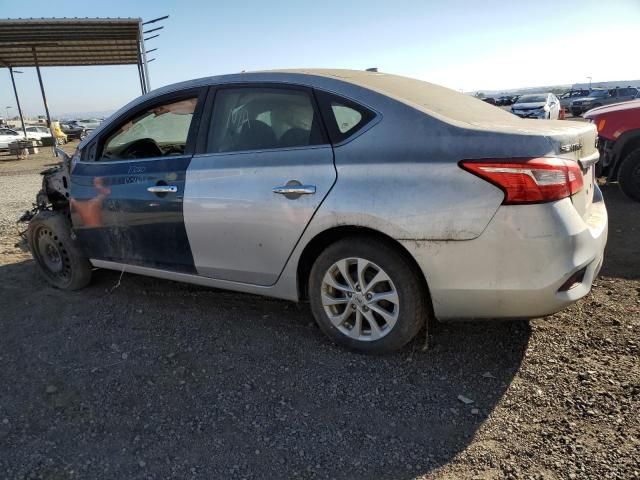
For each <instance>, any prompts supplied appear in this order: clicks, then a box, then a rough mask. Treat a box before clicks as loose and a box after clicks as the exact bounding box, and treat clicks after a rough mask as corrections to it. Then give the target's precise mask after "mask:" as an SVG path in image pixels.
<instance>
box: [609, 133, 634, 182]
mask: <svg viewBox="0 0 640 480" xmlns="http://www.w3.org/2000/svg"><path fill="white" fill-rule="evenodd" d="M639 148H640V129H636V130H630V131H628V132H625V133H623V134H622V135H621V136H620V138H618V140H617V141H616V143H615V146H614V152H615V153H614V155H615V163H614V166H613V171H612V172H611V174H610V175H609V179H612V180H617V179H618V172H619V171H620V165H622V162H623V161H624V159H625V158H626V157H627V155H629V154H630V153H631V152H633V151H634V150H636V149H639Z"/></svg>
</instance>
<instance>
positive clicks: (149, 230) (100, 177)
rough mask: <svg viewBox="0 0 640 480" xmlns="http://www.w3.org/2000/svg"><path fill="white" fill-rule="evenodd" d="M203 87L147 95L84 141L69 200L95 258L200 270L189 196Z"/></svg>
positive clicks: (80, 237) (80, 239)
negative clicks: (186, 203)
mask: <svg viewBox="0 0 640 480" xmlns="http://www.w3.org/2000/svg"><path fill="white" fill-rule="evenodd" d="M204 94H205V91H204V89H196V90H186V91H182V92H178V93H173V94H169V95H164V96H161V97H156V98H154V99H152V100H149V101H146V102H143V103H141V104H140V105H138V106H136V107H134V108H133V109H132V110H130V111H128V112H127V113H125V114H123V115H120V116H119V117H118V118H116V119H114V120H112V121H110V127H109V128H107V129H105V130H104V132H101V133H100V134H99V135H98V136H97V137H96V138H95V139H94V140H93V142H91V143H90V144H88V145H87V146H86V147H85V148H84V149H83V152H82V154H81V157H80V160H79V161H77V162H75V163H74V165H73V166H72V171H71V185H70V192H71V200H70V205H71V220H72V224H73V231H74V233H75V236H76V239H77V243H78V244H79V245H80V247H81V248H82V249H83V251H84V253H85V255H87V256H88V257H89V258H91V259H97V260H105V261H110V262H116V263H122V264H130V265H138V266H145V267H151V268H157V269H163V270H171V271H178V272H185V273H193V272H195V268H194V264H193V255H192V253H191V248H190V246H189V240H188V238H187V233H186V230H185V224H184V215H183V200H184V191H185V175H186V172H187V168H188V167H189V163H190V162H191V157H192V156H193V148H194V143H195V136H196V135H197V129H198V123H199V118H200V110H201V105H202V103H203V96H204Z"/></svg>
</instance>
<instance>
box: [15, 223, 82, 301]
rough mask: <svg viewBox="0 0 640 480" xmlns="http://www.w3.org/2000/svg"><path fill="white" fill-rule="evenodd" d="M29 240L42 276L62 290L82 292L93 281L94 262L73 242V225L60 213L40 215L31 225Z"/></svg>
mask: <svg viewBox="0 0 640 480" xmlns="http://www.w3.org/2000/svg"><path fill="white" fill-rule="evenodd" d="M27 240H28V242H29V248H30V249H31V254H32V255H33V258H34V260H35V261H36V263H37V264H38V266H39V267H40V269H39V270H40V273H41V274H42V276H43V277H44V278H45V280H46V281H47V282H49V283H50V284H51V285H53V286H54V287H56V288H60V289H62V290H78V289H80V288H83V287H85V286H87V285H88V284H89V282H90V281H91V263H89V259H87V258H86V257H84V256H82V254H81V253H80V250H79V249H78V247H77V246H76V245H75V243H74V241H73V240H72V239H71V224H70V223H69V220H68V219H67V217H66V216H65V215H63V214H62V213H60V212H50V211H45V212H40V213H38V214H37V215H36V216H35V217H34V218H33V219H32V220H31V221H30V222H29V228H28V229H27Z"/></svg>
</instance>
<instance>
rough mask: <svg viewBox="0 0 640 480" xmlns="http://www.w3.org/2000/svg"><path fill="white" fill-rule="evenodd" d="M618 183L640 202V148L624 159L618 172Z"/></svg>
mask: <svg viewBox="0 0 640 480" xmlns="http://www.w3.org/2000/svg"><path fill="white" fill-rule="evenodd" d="M618 183H620V189H621V190H622V191H623V192H624V194H625V195H626V196H627V197H629V198H631V199H632V200H635V201H636V202H640V148H639V149H637V150H634V151H633V152H631V153H630V154H629V155H627V156H626V157H625V158H624V160H622V165H620V170H619V172H618Z"/></svg>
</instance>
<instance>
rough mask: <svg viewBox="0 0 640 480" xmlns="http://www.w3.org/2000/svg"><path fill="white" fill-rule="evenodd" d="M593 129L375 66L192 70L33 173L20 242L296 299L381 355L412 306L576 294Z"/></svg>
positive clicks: (442, 311) (488, 313) (56, 268)
mask: <svg viewBox="0 0 640 480" xmlns="http://www.w3.org/2000/svg"><path fill="white" fill-rule="evenodd" d="M595 139H596V130H595V128H594V126H593V125H590V124H585V123H577V122H576V123H573V122H562V121H548V122H537V121H535V120H523V119H519V118H517V117H515V116H513V115H511V114H509V113H508V112H505V111H502V110H500V109H498V108H495V107H492V106H490V105H487V104H485V103H484V102H482V101H480V100H477V99H474V98H471V97H469V96H465V95H462V94H460V93H457V92H454V91H451V90H448V89H446V88H442V87H439V86H436V85H432V84H429V83H425V82H422V81H418V80H413V79H409V78H403V77H398V76H393V75H387V74H381V73H377V72H359V71H346V70H296V71H294V70H292V71H280V72H258V73H241V74H235V75H227V76H219V77H210V78H205V79H200V80H194V81H190V82H185V83H180V84H176V85H171V86H167V87H164V88H161V89H158V90H155V91H153V92H151V93H149V94H147V95H145V96H143V97H140V98H139V99H137V100H134V101H133V102H131V103H130V104H129V105H127V106H126V107H124V108H122V109H121V110H120V111H118V112H117V113H116V114H114V115H113V116H112V117H111V118H110V119H109V120H108V121H105V122H104V123H103V124H101V125H100V127H98V128H97V129H96V130H95V131H94V132H93V134H92V135H90V136H89V137H88V138H86V139H85V140H84V141H82V142H81V143H80V145H79V147H78V150H77V151H76V153H75V154H74V155H73V157H72V158H70V159H66V161H65V162H64V165H63V166H62V167H61V168H59V169H57V170H56V171H51V172H47V173H46V174H45V176H44V182H43V190H42V191H41V192H40V194H39V195H38V199H37V207H36V208H35V210H34V211H33V212H31V213H29V214H27V215H25V217H24V218H23V220H24V221H27V222H29V225H28V229H27V231H26V240H27V241H28V244H29V247H30V249H31V251H32V253H33V256H34V258H35V259H36V261H37V263H38V265H39V267H40V270H41V271H42V273H43V275H44V277H45V278H46V279H47V280H48V281H49V282H50V283H51V284H52V285H54V286H56V287H58V288H63V289H79V288H82V287H84V286H86V285H87V284H88V283H89V282H90V279H91V272H92V269H94V268H108V269H115V270H119V271H126V272H131V273H136V274H142V275H150V276H155V277H159V278H165V279H171V280H177V281H184V282H190V283H195V284H199V285H206V286H211V287H217V288H224V289H230V290H237V291H242V292H249V293H254V294H260V295H268V296H272V297H278V298H283V299H288V300H293V301H300V300H303V299H308V300H309V302H310V305H311V310H312V312H313V315H314V317H315V319H316V321H317V322H318V324H319V325H320V327H321V329H322V331H323V332H324V333H326V334H327V335H328V336H329V337H330V338H331V339H332V340H333V341H335V342H337V343H338V344H341V345H343V346H346V347H349V348H351V349H354V350H357V351H360V352H367V353H383V352H390V351H394V350H397V349H399V348H401V347H402V346H403V345H405V344H406V343H408V342H409V341H410V340H411V339H412V338H414V337H415V336H416V334H417V333H418V332H419V331H420V330H421V329H422V328H424V326H425V325H426V322H427V320H428V319H438V320H456V319H475V318H485V319H492V318H531V317H540V316H544V315H547V314H550V313H553V312H555V311H557V310H560V309H562V308H564V307H566V306H567V305H569V304H571V303H572V302H575V301H576V300H578V299H579V298H581V297H583V296H584V295H586V294H587V293H588V292H589V290H590V288H591V284H592V281H593V279H594V277H595V276H596V275H597V273H598V271H599V269H600V267H601V264H602V258H603V251H604V247H605V243H606V239H607V212H606V209H605V206H604V202H603V199H602V194H601V192H600V190H599V189H598V186H597V184H596V183H595V181H594V165H595V163H596V162H597V161H598V151H597V150H596V148H595Z"/></svg>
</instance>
